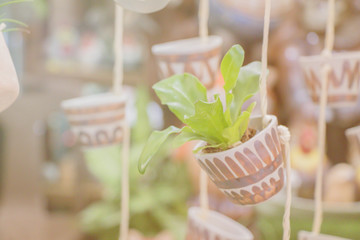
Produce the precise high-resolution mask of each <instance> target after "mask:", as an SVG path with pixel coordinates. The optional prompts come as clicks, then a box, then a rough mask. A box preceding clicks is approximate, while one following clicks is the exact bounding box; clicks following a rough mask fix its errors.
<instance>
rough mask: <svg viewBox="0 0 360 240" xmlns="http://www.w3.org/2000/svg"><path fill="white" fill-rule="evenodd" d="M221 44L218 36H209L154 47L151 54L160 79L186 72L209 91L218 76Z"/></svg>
mask: <svg viewBox="0 0 360 240" xmlns="http://www.w3.org/2000/svg"><path fill="white" fill-rule="evenodd" d="M222 42H223V41H222V38H221V37H219V36H209V37H208V38H206V39H202V38H200V37H198V38H190V39H183V40H178V41H173V42H167V43H162V44H157V45H154V46H153V47H152V52H153V54H154V55H155V57H156V59H157V62H158V67H159V72H160V75H161V76H160V77H161V78H162V79H163V78H168V77H170V76H172V75H174V74H182V73H184V72H187V73H191V74H193V75H194V76H196V77H198V78H199V79H200V81H201V82H202V83H203V84H204V85H205V87H206V88H207V89H211V88H212V87H213V86H214V85H215V82H216V78H217V76H218V71H219V62H220V55H221V46H222Z"/></svg>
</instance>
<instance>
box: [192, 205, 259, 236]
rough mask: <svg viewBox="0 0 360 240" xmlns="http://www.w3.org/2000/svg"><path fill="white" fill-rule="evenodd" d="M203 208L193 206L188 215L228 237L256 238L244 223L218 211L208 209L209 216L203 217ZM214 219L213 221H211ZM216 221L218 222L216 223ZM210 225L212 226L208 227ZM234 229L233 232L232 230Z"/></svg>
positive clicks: (212, 230)
mask: <svg viewBox="0 0 360 240" xmlns="http://www.w3.org/2000/svg"><path fill="white" fill-rule="evenodd" d="M201 212H202V209H201V208H199V207H191V208H189V210H188V215H189V216H191V217H192V218H194V219H196V221H197V222H198V223H199V224H201V225H202V226H203V227H205V228H207V229H210V230H211V232H215V233H216V234H219V235H221V236H224V238H226V239H237V240H252V239H254V236H253V234H252V233H251V232H250V230H249V229H247V228H246V227H245V226H243V225H242V224H240V223H238V222H236V221H235V220H233V219H231V218H229V217H227V216H225V215H223V214H221V213H219V212H216V211H212V210H208V217H207V218H206V219H203V218H202V217H201V216H200V215H201ZM209 220H212V221H209ZM215 222H216V223H215ZM219 222H220V223H222V224H223V225H224V226H227V230H228V231H226V230H225V229H223V228H221V227H219ZM209 225H210V228H209V227H207V226H209ZM231 231H232V232H231Z"/></svg>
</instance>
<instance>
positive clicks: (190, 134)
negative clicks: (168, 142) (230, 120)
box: [173, 126, 209, 148]
mask: <svg viewBox="0 0 360 240" xmlns="http://www.w3.org/2000/svg"><path fill="white" fill-rule="evenodd" d="M194 140H202V141H205V142H209V139H207V138H205V137H203V136H201V135H199V134H196V133H195V132H194V131H193V130H192V129H191V128H190V127H187V126H186V127H183V129H182V131H181V133H180V134H178V135H177V136H176V137H175V138H174V140H173V146H174V148H178V147H180V146H181V145H183V144H185V143H187V142H190V141H194Z"/></svg>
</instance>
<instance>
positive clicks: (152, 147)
mask: <svg viewBox="0 0 360 240" xmlns="http://www.w3.org/2000/svg"><path fill="white" fill-rule="evenodd" d="M180 131H181V129H180V128H177V127H174V126H170V127H168V128H167V129H165V130H162V131H154V132H153V133H152V134H151V135H150V137H149V139H148V141H147V143H146V145H145V147H144V149H143V151H142V153H141V155H140V159H139V165H138V168H139V172H140V173H144V172H145V170H146V167H147V166H148V165H149V163H150V161H151V159H152V158H153V157H154V155H155V154H156V153H157V152H158V151H159V149H160V147H161V146H162V145H163V144H164V142H165V141H166V140H167V139H168V137H169V136H170V135H171V134H175V133H179V132H180Z"/></svg>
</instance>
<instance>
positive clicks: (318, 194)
mask: <svg viewBox="0 0 360 240" xmlns="http://www.w3.org/2000/svg"><path fill="white" fill-rule="evenodd" d="M334 39H335V0H329V1H328V19H327V25H326V36H325V48H324V51H323V52H322V56H323V57H324V58H328V57H330V56H331V52H332V50H333V48H334ZM330 71H331V67H330V66H329V65H328V64H326V65H324V66H323V67H322V69H321V79H322V81H321V95H320V116H319V121H318V128H319V137H318V147H319V151H320V161H319V164H318V168H317V172H316V183H315V214H314V222H313V228H312V232H313V233H315V234H319V233H320V231H321V224H322V220H323V206H322V187H323V168H324V166H323V164H324V160H325V141H326V105H327V88H328V82H329V73H330Z"/></svg>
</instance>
